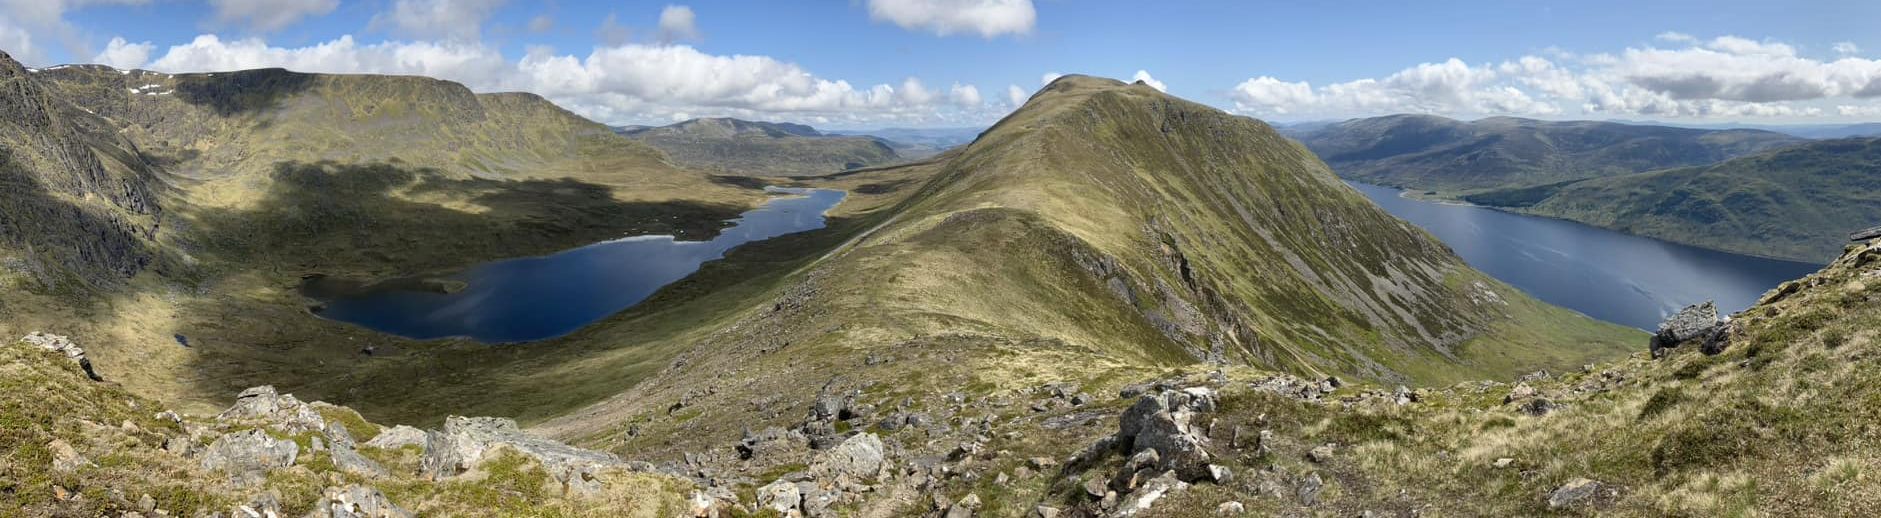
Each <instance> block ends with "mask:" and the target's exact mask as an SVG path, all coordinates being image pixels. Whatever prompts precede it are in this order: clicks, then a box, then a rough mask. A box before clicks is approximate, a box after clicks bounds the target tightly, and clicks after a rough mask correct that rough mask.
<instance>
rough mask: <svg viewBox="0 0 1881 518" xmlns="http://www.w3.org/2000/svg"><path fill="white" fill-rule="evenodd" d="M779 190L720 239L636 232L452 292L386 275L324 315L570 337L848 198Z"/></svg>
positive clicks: (400, 326)
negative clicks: (388, 278)
mask: <svg viewBox="0 0 1881 518" xmlns="http://www.w3.org/2000/svg"><path fill="white" fill-rule="evenodd" d="M772 190H773V191H775V192H780V193H782V194H786V195H787V196H782V197H778V198H774V199H772V200H770V201H769V202H767V203H765V204H764V206H763V207H760V208H757V209H753V210H751V211H748V212H745V213H744V214H743V215H742V216H741V217H739V218H738V219H736V220H733V225H732V226H731V227H729V228H726V229H724V231H722V232H720V233H719V235H718V237H715V238H713V239H712V240H710V241H678V240H675V239H673V237H672V236H636V237H630V238H625V239H618V240H614V241H606V242H601V243H595V244H592V245H588V246H584V247H581V248H576V249H573V250H567V251H564V252H560V253H556V254H554V255H548V256H543V257H529V258H521V259H507V260H502V261H496V262H490V263H484V264H481V265H477V266H473V267H471V268H470V269H468V270H465V271H463V272H461V273H458V274H455V275H451V276H449V277H447V278H446V279H448V280H449V281H455V282H449V284H456V285H460V286H462V289H457V290H449V291H453V292H451V293H446V292H445V291H447V290H440V289H421V288H417V287H414V283H410V282H406V283H400V282H386V283H381V285H382V286H387V288H385V289H367V290H364V291H362V292H357V293H349V294H346V295H343V296H338V297H335V298H331V299H326V300H322V302H323V303H324V304H325V308H324V309H322V310H320V311H319V315H320V316H321V317H324V318H329V319H333V320H339V321H343V322H350V323H353V324H358V325H361V326H365V327H367V328H371V329H374V330H378V331H383V332H386V333H391V334H395V335H399V336H405V337H409V338H418V339H430V338H443V337H452V336H463V337H469V338H472V339H475V340H477V341H479V342H484V343H507V342H523V341H531V340H542V339H547V338H554V337H558V336H562V335H565V334H568V333H571V332H574V331H575V330H577V329H580V328H581V327H582V326H586V325H588V324H590V323H593V322H594V321H596V320H600V319H602V318H606V317H607V316H609V315H612V314H614V313H617V312H619V311H621V310H623V309H627V308H628V307H631V306H633V305H634V304H637V303H639V302H640V301H642V300H645V299H646V298H647V297H649V296H652V295H653V292H655V291H657V290H659V289H660V288H661V287H663V286H666V285H667V284H672V283H673V282H675V281H678V280H680V279H683V278H685V277H686V276H687V275H691V274H692V272H694V271H697V270H698V269H699V266H700V265H702V264H704V263H705V262H707V261H711V260H714V259H718V258H721V257H724V256H725V252H726V251H728V250H731V249H732V248H733V247H736V246H738V245H742V244H745V243H750V242H753V241H761V240H765V239H770V238H773V237H777V236H781V235H785V234H790V233H795V232H803V231H807V230H815V229H819V228H823V225H824V218H823V214H824V213H825V212H828V211H829V209H830V208H833V207H835V206H836V204H837V203H840V202H842V200H843V198H844V197H845V196H847V193H844V192H843V191H835V190H828V189H776V188H774V189H772ZM431 285H432V286H434V287H435V286H437V285H438V283H431Z"/></svg>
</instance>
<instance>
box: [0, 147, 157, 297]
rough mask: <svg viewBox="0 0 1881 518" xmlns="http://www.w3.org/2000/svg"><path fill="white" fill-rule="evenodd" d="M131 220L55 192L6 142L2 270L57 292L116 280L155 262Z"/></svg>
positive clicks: (0, 195)
mask: <svg viewBox="0 0 1881 518" xmlns="http://www.w3.org/2000/svg"><path fill="white" fill-rule="evenodd" d="M139 235H140V232H139V231H138V229H137V228H136V227H135V226H134V225H133V224H131V223H130V222H127V221H124V220H122V219H121V218H119V217H116V216H115V215H114V214H110V213H108V212H104V211H101V210H96V209H91V208H86V207H83V206H80V205H77V204H74V203H71V202H69V201H67V198H65V197H61V196H58V195H55V194H54V193H53V191H52V189H51V188H49V187H48V186H47V185H46V184H45V183H44V182H43V181H42V180H41V179H40V178H39V176H38V175H35V174H33V173H32V172H31V171H27V170H26V169H25V166H23V165H21V164H18V163H16V162H14V160H13V157H12V153H11V152H9V151H8V150H7V149H5V148H3V147H0V245H4V246H5V247H6V248H9V249H13V250H14V251H16V252H18V253H19V254H20V255H19V256H17V257H0V274H4V275H25V276H27V277H29V278H31V279H33V281H34V284H35V285H37V286H38V287H41V288H44V289H48V290H51V291H55V292H72V293H74V294H76V293H79V292H78V291H74V290H73V289H74V288H81V287H87V286H95V285H98V284H111V283H115V282H118V281H120V280H122V279H123V278H125V277H129V276H130V275H133V274H135V273H137V272H138V271H140V270H142V269H144V267H146V266H149V265H150V262H151V258H152V254H151V253H150V250H149V249H148V248H146V247H145V245H144V242H143V241H142V240H141V239H139V238H138V236H139Z"/></svg>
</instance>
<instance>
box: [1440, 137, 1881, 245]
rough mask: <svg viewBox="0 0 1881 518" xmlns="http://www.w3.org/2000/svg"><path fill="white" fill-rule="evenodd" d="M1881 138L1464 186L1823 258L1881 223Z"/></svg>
mask: <svg viewBox="0 0 1881 518" xmlns="http://www.w3.org/2000/svg"><path fill="white" fill-rule="evenodd" d="M1878 193H1881V139H1845V140H1831V141H1822V142H1812V143H1808V144H1804V145H1800V146H1795V147H1789V148H1783V149H1778V150H1775V151H1769V152H1765V153H1761V154H1757V155H1752V156H1747V157H1743V158H1737V159H1732V160H1727V161H1724V162H1721V163H1718V164H1713V165H1706V166H1697V167H1686V168H1679V169H1668V170H1664V171H1654V172H1650V173H1641V174H1636V175H1627V176H1617V177H1612V178H1596V179H1589V180H1583V181H1578V182H1567V183H1560V184H1551V185H1543V186H1537V187H1530V188H1525V189H1510V190H1502V191H1490V192H1484V193H1480V194H1474V195H1470V196H1466V197H1465V198H1464V199H1466V200H1469V201H1470V202H1473V203H1478V204H1482V205H1490V206H1496V207H1503V208H1508V209H1512V210H1516V211H1520V212H1525V213H1530V214H1537V215H1542V216H1549V217H1556V218H1562V219H1570V220H1574V221H1579V222H1582V223H1587V224H1589V225H1594V226H1600V227H1606V228H1611V229H1614V230H1619V231H1622V232H1628V233H1633V234H1639V235H1642V236H1648V237H1653V238H1658V239H1664V240H1667V241H1673V242H1678V243H1686V244H1691V245H1697V246H1702V247H1706V248H1715V249H1719V250H1725V251H1730V252H1737V253H1743V254H1752V255H1761V256H1766V257H1778V258H1783V259H1790V260H1796V261H1809V262H1822V261H1825V260H1827V259H1829V258H1831V257H1834V256H1835V254H1836V253H1837V251H1839V250H1840V249H1841V247H1842V245H1843V243H1844V242H1846V241H1847V236H1848V234H1849V233H1850V232H1853V231H1856V230H1860V229H1863V228H1867V227H1870V226H1873V225H1875V224H1877V223H1881V194H1878Z"/></svg>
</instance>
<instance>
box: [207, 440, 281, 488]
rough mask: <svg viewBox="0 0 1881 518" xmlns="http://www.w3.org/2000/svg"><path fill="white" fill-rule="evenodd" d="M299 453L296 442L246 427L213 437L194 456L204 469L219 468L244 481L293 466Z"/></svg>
mask: <svg viewBox="0 0 1881 518" xmlns="http://www.w3.org/2000/svg"><path fill="white" fill-rule="evenodd" d="M299 456H300V446H299V445H296V444H294V441H289V440H284V439H276V438H274V437H273V436H270V435H268V433H267V432H263V431H261V430H246V431H241V432H235V433H231V434H228V435H224V436H222V437H219V438H217V439H216V440H215V442H213V443H210V444H209V447H207V448H204V449H203V451H202V453H201V454H200V455H199V457H198V458H199V461H200V462H201V463H202V467H203V468H204V469H210V470H215V471H220V472H222V473H224V474H227V475H228V476H229V477H230V479H231V480H232V481H234V482H235V483H237V484H243V485H246V484H253V483H257V482H260V481H262V479H265V478H267V475H268V471H270V470H273V469H277V468H285V467H288V466H293V465H294V461H295V460H296V459H298V458H299Z"/></svg>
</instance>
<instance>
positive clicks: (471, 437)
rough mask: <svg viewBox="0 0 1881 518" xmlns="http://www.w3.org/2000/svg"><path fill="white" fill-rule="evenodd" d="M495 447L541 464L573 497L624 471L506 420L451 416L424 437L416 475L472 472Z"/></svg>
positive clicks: (607, 458)
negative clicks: (603, 475)
mask: <svg viewBox="0 0 1881 518" xmlns="http://www.w3.org/2000/svg"><path fill="white" fill-rule="evenodd" d="M497 447H508V448H511V449H513V450H515V451H516V452H517V453H520V454H522V455H523V456H526V457H529V458H532V459H535V460H536V461H537V462H540V463H542V466H543V467H544V468H545V469H547V470H548V472H549V474H550V475H551V476H553V477H555V480H556V481H558V482H561V483H562V484H563V485H564V487H565V488H566V489H568V490H570V491H573V492H585V491H587V490H589V489H593V488H594V486H595V484H593V480H594V476H595V474H596V473H598V472H599V471H601V470H603V469H607V468H623V469H624V468H625V467H626V463H625V462H622V461H621V460H620V458H618V457H615V456H613V455H610V454H606V453H601V452H598V451H593V450H584V449H581V448H576V447H573V446H569V445H567V444H562V443H560V442H556V441H552V440H548V439H543V438H539V437H535V436H531V435H528V434H525V433H523V432H522V429H521V428H518V427H517V426H516V422H515V421H511V420H509V419H503V418H497V417H458V416H451V417H448V418H445V420H444V428H443V429H440V430H435V431H432V432H430V433H429V434H427V435H426V437H425V454H424V458H423V459H421V460H420V462H419V469H420V470H421V471H422V472H423V474H424V475H425V476H427V477H430V478H432V479H434V480H435V479H440V478H448V477H454V476H457V475H458V474H460V473H463V472H464V471H466V470H469V469H471V468H475V467H476V466H477V464H478V463H479V462H481V461H482V460H483V458H484V456H485V455H486V454H488V453H489V452H490V451H491V450H492V449H494V448H497Z"/></svg>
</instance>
